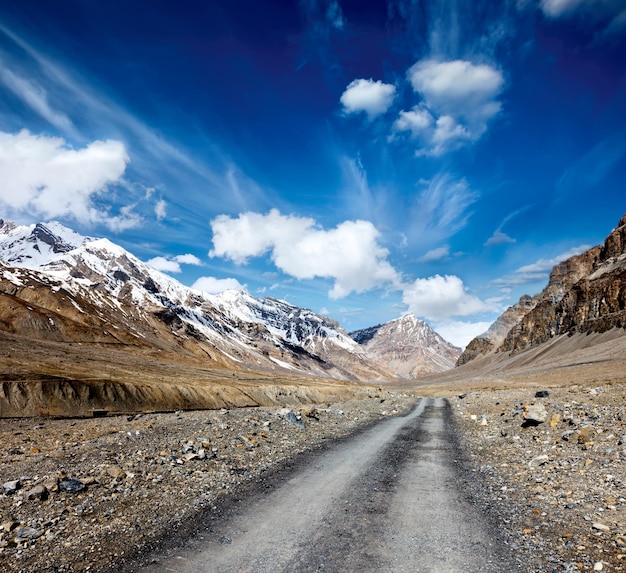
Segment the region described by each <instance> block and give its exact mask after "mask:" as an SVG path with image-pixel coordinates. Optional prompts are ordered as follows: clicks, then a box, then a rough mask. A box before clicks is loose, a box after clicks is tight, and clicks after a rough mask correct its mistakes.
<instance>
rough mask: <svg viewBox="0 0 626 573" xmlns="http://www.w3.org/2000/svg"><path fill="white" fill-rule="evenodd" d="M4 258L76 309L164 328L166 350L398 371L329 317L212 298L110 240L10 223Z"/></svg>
mask: <svg viewBox="0 0 626 573" xmlns="http://www.w3.org/2000/svg"><path fill="white" fill-rule="evenodd" d="M0 261H4V262H5V263H6V264H7V265H9V267H14V268H17V269H20V268H21V269H29V270H30V271H32V272H34V273H38V276H40V277H41V280H39V281H38V282H37V280H36V278H35V277H34V275H33V277H31V282H32V284H35V283H37V284H39V285H41V286H40V287H39V288H42V289H46V288H50V289H51V290H52V291H53V292H61V291H62V292H64V293H67V294H68V295H69V296H71V297H73V300H74V301H75V303H76V304H75V305H74V306H77V307H81V308H82V307H83V306H85V307H89V308H90V309H92V310H91V311H90V312H95V313H96V314H98V316H100V317H101V318H103V319H104V320H106V317H107V316H110V317H111V321H112V323H115V324H116V326H115V327H114V328H122V327H121V326H120V325H124V324H125V325H127V328H129V329H130V330H131V331H133V332H135V331H136V334H137V335H138V336H140V337H147V338H150V337H151V336H154V334H156V333H157V332H158V333H159V334H158V335H157V336H158V338H159V340H160V342H157V344H161V342H163V341H165V340H166V339H168V340H169V342H167V344H166V346H167V345H169V346H168V348H172V347H175V346H176V345H182V346H183V347H184V348H185V349H187V350H189V349H191V351H192V352H193V353H196V354H200V355H204V356H209V357H210V358H211V359H212V360H215V361H216V362H217V363H219V364H220V365H224V364H227V365H229V366H231V367H234V368H239V369H241V368H245V369H250V368H253V369H258V368H262V369H266V370H267V369H269V370H276V369H277V368H280V369H288V370H290V371H292V372H298V373H301V374H307V375H314V376H323V377H335V378H344V379H353V380H379V381H381V380H386V379H391V378H394V377H395V376H394V375H393V373H392V372H391V371H390V370H389V369H388V368H387V367H386V366H384V365H382V364H380V363H379V362H378V361H377V360H375V359H372V358H371V357H369V356H367V355H366V354H365V352H364V351H363V349H362V347H360V346H359V345H358V344H357V343H355V342H354V341H353V340H352V339H351V338H350V337H349V336H348V335H347V334H346V332H345V331H344V330H343V329H342V328H341V327H340V326H339V325H338V324H337V323H336V322H334V321H332V320H330V319H328V318H326V317H322V316H319V315H316V314H315V313H313V312H312V311H310V310H308V309H304V308H299V307H296V306H293V305H291V304H289V303H287V302H284V301H280V300H277V299H273V298H266V299H257V298H255V297H253V296H251V295H249V294H248V293H246V292H242V291H226V292H224V293H222V294H220V295H205V294H203V293H202V292H201V291H198V290H194V289H191V288H189V287H186V286H184V285H182V284H181V283H179V282H178V281H177V280H175V279H174V278H172V277H170V276H169V275H166V274H164V273H162V272H160V271H157V270H155V269H153V268H151V267H149V266H148V265H147V264H146V263H144V262H142V261H140V260H139V259H138V258H137V257H135V256H134V255H132V254H131V253H129V252H128V251H126V250H125V249H123V248H122V247H120V246H119V245H116V244H114V243H112V242H111V241H109V240H108V239H94V238H90V237H83V236H81V235H79V234H77V233H75V232H73V231H71V230H70V229H67V228H65V227H63V226H62V225H60V224H59V223H45V224H44V223H40V224H37V225H31V226H18V225H14V224H12V223H10V222H5V221H2V222H1V223H0ZM18 274H19V273H18ZM18 274H16V273H12V271H11V269H5V270H4V271H3V276H4V277H5V279H6V280H7V281H9V282H11V283H13V286H10V287H7V288H8V289H9V290H11V291H15V287H19V286H20V285H18V284H16V282H15V281H13V278H15V279H18V278H19V277H18ZM18 282H19V280H18ZM18 290H19V288H18ZM16 292H17V291H16ZM0 295H1V293H0ZM41 298H42V299H44V298H45V299H46V300H50V298H49V297H43V296H42V297H41ZM50 305H51V307H52V306H55V305H54V304H53V303H52V302H50ZM93 309H95V310H93ZM155 321H156V323H155ZM43 335H46V336H47V334H46V333H45V332H43V331H42V336H43ZM164 343H165V342H164Z"/></svg>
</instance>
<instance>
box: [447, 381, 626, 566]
mask: <svg viewBox="0 0 626 573" xmlns="http://www.w3.org/2000/svg"><path fill="white" fill-rule="evenodd" d="M451 402H452V406H453V410H454V411H455V412H456V418H457V423H458V426H459V428H460V429H461V436H462V442H463V444H464V446H465V447H464V449H465V451H466V452H467V454H468V457H469V465H470V467H471V468H472V469H473V472H474V473H475V474H476V475H477V477H479V479H478V480H476V481H474V482H473V483H474V484H480V485H479V487H477V488H476V489H475V490H474V497H475V500H476V501H477V502H478V503H479V504H481V505H483V506H484V507H486V508H487V509H488V511H490V512H491V513H493V514H495V516H496V519H497V520H498V521H499V522H500V523H501V524H502V527H503V530H504V531H505V533H506V535H507V537H508V541H509V543H510V544H511V545H512V546H513V547H514V548H516V549H517V550H518V551H519V553H520V554H522V555H525V556H526V557H525V559H526V560H527V570H528V571H529V572H539V571H542V572H544V571H548V572H553V571H554V572H558V571H567V572H574V571H626V487H625V483H624V482H625V480H626V387H625V386H624V385H621V384H615V385H606V386H600V387H595V388H591V387H582V386H573V387H570V388H549V389H546V390H545V391H541V390H540V391H536V390H534V389H533V390H510V391H500V392H482V393H481V392H472V393H469V394H467V395H465V396H464V395H463V394H461V395H460V396H458V397H455V398H452V399H451ZM540 420H543V421H540Z"/></svg>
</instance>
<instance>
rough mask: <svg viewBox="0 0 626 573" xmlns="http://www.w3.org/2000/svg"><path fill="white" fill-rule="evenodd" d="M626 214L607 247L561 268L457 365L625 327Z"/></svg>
mask: <svg viewBox="0 0 626 573" xmlns="http://www.w3.org/2000/svg"><path fill="white" fill-rule="evenodd" d="M625 297H626V215H625V216H624V217H622V219H621V220H620V222H619V223H618V225H617V227H616V228H615V229H614V230H613V231H612V232H611V233H610V234H609V236H608V237H607V238H606V240H605V241H604V244H603V245H600V246H597V247H593V248H592V249H589V250H588V251H586V252H584V253H582V254H580V255H576V256H574V257H571V258H569V259H567V260H565V261H563V262H561V263H559V264H558V265H556V266H555V267H554V268H553V270H552V272H551V273H550V280H549V282H548V285H547V286H546V288H545V289H544V290H543V291H542V292H541V293H539V294H537V295H535V296H534V297H532V298H530V297H528V296H525V297H522V298H521V299H520V302H519V303H518V304H516V305H514V306H512V307H510V308H509V309H507V310H506V311H505V312H504V313H503V314H502V316H500V317H499V318H498V319H497V320H496V322H494V324H493V325H492V326H491V327H490V329H489V330H488V331H487V332H486V333H485V334H483V335H481V336H480V337H477V338H475V339H474V340H472V341H471V342H470V343H469V344H468V346H467V348H466V350H465V351H464V353H463V354H462V355H461V357H460V358H459V360H458V361H457V366H461V365H463V364H466V363H468V362H470V361H472V360H475V359H476V358H477V357H479V356H483V355H487V354H489V353H491V352H519V351H521V350H524V349H528V348H532V347H535V346H537V345H539V344H542V343H544V342H546V341H548V340H550V339H552V338H553V337H555V336H559V335H561V334H570V335H571V334H573V333H575V332H581V333H591V332H605V331H607V330H610V329H612V328H619V329H623V328H624V327H626V317H625V312H626V304H625Z"/></svg>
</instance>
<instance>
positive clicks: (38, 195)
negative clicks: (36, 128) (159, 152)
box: [0, 130, 140, 229]
mask: <svg viewBox="0 0 626 573" xmlns="http://www.w3.org/2000/svg"><path fill="white" fill-rule="evenodd" d="M129 162H130V158H129V156H128V153H127V152H126V149H125V147H124V144H123V143H121V142H119V141H114V140H107V141H94V142H92V143H90V144H89V145H87V146H86V147H84V148H82V149H73V148H72V147H70V146H69V145H68V144H67V143H66V141H65V140H64V139H63V138H60V137H47V136H43V135H33V134H31V133H30V132H28V131H26V130H23V131H20V132H19V133H17V134H12V133H6V132H0V181H2V184H1V185H0V203H1V204H4V206H5V207H6V208H8V209H12V210H13V211H14V212H17V213H25V212H27V213H28V214H29V215H31V216H32V215H36V216H42V217H44V218H47V219H54V218H58V217H63V216H68V217H72V218H74V219H75V220H77V221H79V222H81V223H94V222H102V223H104V224H106V225H108V226H109V227H110V228H112V229H120V228H128V227H129V226H135V225H136V224H138V223H139V221H140V219H139V218H138V216H136V215H134V214H133V213H132V210H131V209H130V208H125V209H124V208H123V209H121V210H120V213H119V215H115V216H112V215H110V214H109V213H108V212H106V211H103V210H101V209H98V208H97V207H96V206H95V204H94V200H95V199H96V198H97V197H101V196H102V195H103V194H104V193H105V192H106V191H107V189H108V187H109V186H110V185H112V184H114V183H117V182H118V181H120V179H121V177H122V175H123V173H124V171H125V169H126V165H127V164H128V163H129Z"/></svg>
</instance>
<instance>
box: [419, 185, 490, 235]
mask: <svg viewBox="0 0 626 573" xmlns="http://www.w3.org/2000/svg"><path fill="white" fill-rule="evenodd" d="M478 198H479V194H478V193H477V192H476V191H474V190H473V189H471V188H470V186H469V184H468V183H467V180H465V179H455V178H454V177H453V176H452V175H450V174H449V173H440V174H438V175H437V176H435V177H433V179H431V180H430V181H429V182H428V183H427V186H426V188H425V189H423V190H422V191H421V192H420V193H419V194H418V195H417V197H416V199H415V202H414V205H413V208H412V209H411V220H412V228H411V230H410V236H411V239H412V242H414V243H415V242H419V243H429V244H433V243H434V244H436V243H440V242H441V241H442V240H444V239H446V238H448V237H451V236H452V235H454V234H455V233H457V232H458V231H460V230H461V229H462V228H463V227H465V225H466V224H467V221H468V219H469V217H470V215H471V212H470V210H469V209H470V207H471V206H472V205H473V204H474V203H475V202H476V201H477V200H478Z"/></svg>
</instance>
